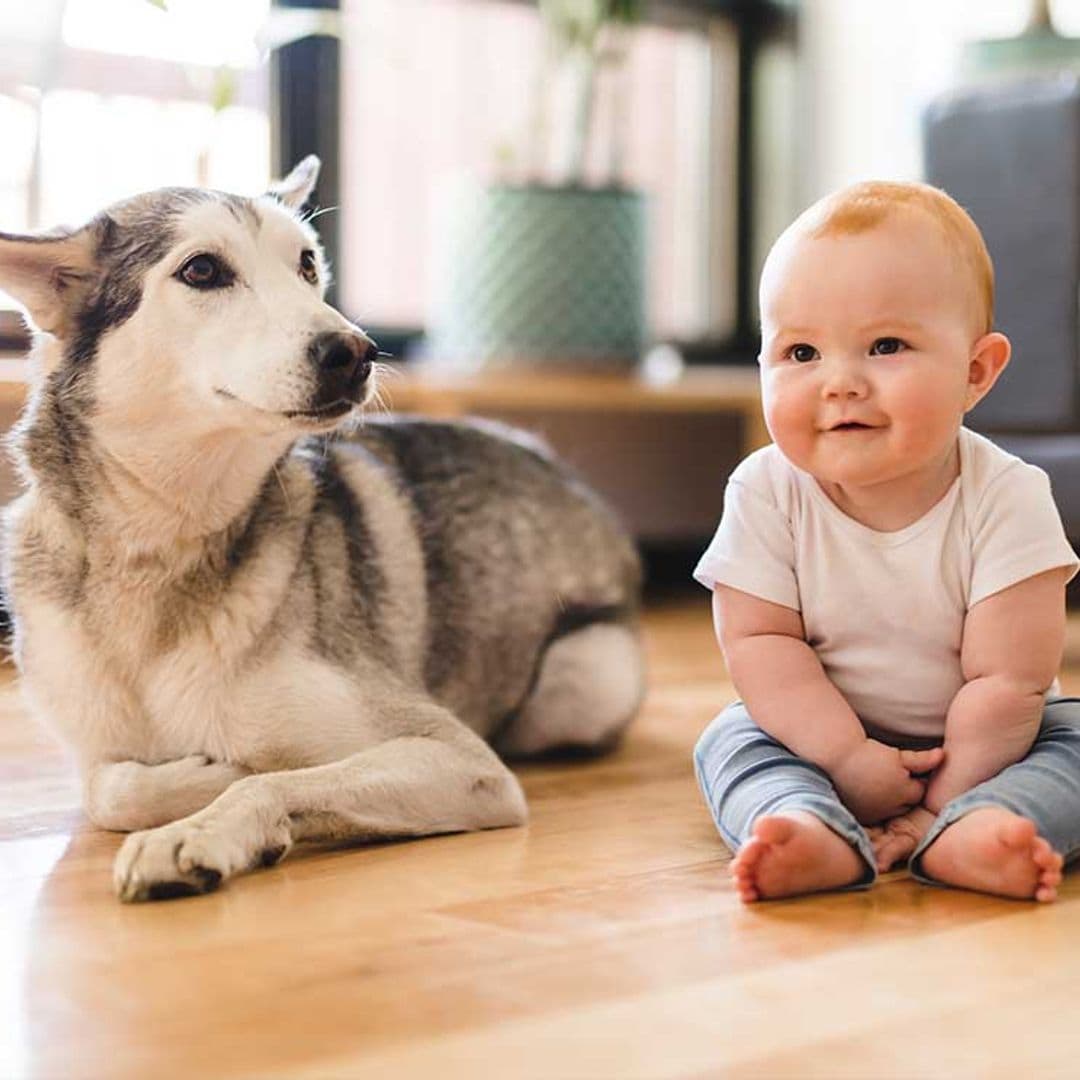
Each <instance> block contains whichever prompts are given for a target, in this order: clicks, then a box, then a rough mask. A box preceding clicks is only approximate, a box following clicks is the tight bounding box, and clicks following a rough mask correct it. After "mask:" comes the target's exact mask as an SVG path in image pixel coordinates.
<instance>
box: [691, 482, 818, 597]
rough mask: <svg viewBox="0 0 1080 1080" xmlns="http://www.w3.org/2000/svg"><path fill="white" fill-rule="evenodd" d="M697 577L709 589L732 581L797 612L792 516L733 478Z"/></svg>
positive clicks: (797, 589) (699, 565)
mask: <svg viewBox="0 0 1080 1080" xmlns="http://www.w3.org/2000/svg"><path fill="white" fill-rule="evenodd" d="M694 578H695V580H697V581H698V582H700V583H701V584H702V585H704V586H705V588H707V589H713V588H715V587H716V586H717V585H718V584H719V585H729V586H731V588H733V589H741V590H742V591H743V592H747V593H750V594H751V595H752V596H758V597H761V599H763V600H770V601H772V603H774V604H782V605H783V606H784V607H789V608H793V609H794V610H795V611H798V610H799V587H798V582H797V579H796V577H795V542H794V539H793V536H792V531H791V522H790V521H789V520H788V518H787V515H785V514H784V512H783V511H782V510H780V508H779V507H777V506H775V505H773V503H772V502H770V501H769V499H768V498H766V497H765V496H764V495H760V494H758V493H757V492H755V491H754V490H753V489H752V488H750V487H748V486H747V485H746V484H744V483H742V482H740V481H739V480H736V479H734V478H732V479H731V480H729V481H728V484H727V488H726V489H725V492H724V513H723V516H722V517H721V519H720V526H719V528H717V530H716V535H715V536H713V538H712V542H711V543H710V544H709V546H708V548H707V549H706V550H705V554H704V555H702V556H701V559H700V561H699V562H698V564H697V567H696V568H695V570H694Z"/></svg>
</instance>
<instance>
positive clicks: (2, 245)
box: [0, 228, 94, 336]
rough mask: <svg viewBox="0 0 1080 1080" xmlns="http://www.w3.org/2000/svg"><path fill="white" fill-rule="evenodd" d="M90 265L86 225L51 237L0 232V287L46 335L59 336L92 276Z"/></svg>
mask: <svg viewBox="0 0 1080 1080" xmlns="http://www.w3.org/2000/svg"><path fill="white" fill-rule="evenodd" d="M93 265H94V237H93V230H92V229H90V228H85V229H80V230H79V231H78V232H70V233H65V234H63V235H52V236H48V235H41V236H16V235H13V234H12V233H4V232H0V289H3V290H4V292H7V293H10V295H11V296H13V297H14V298H15V299H16V300H17V301H18V303H19V304H21V305H22V306H23V307H24V308H25V309H26V313H27V315H28V316H29V317H30V321H31V322H32V323H33V324H34V325H35V326H36V327H37V328H38V329H39V330H44V331H45V332H46V333H48V334H56V335H57V336H63V333H64V330H65V327H66V325H67V322H68V318H69V315H70V314H71V312H73V311H74V310H75V307H76V306H77V304H78V302H79V300H80V299H81V298H82V296H83V294H84V292H85V289H86V285H87V283H88V282H89V281H90V280H91V277H92V271H93Z"/></svg>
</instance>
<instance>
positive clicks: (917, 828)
mask: <svg viewBox="0 0 1080 1080" xmlns="http://www.w3.org/2000/svg"><path fill="white" fill-rule="evenodd" d="M933 823H934V815H933V813H931V812H930V811H929V810H927V809H926V807H925V806H916V807H914V808H913V809H911V810H909V811H908V812H907V813H906V814H901V815H900V816H899V817H894V818H893V819H892V820H891V821H886V822H885V824H884V825H882V826H880V827H878V828H874V829H869V830H868V832H869V834H870V843H871V844H873V846H874V856H875V858H876V859H877V868H878V871H879V872H880V873H882V874H884V873H885V872H886V871H887V870H891V869H892V868H893V867H894V866H895V865H896V864H897V863H898V862H901V861H903V860H904V859H906V858H908V856H909V855H911V853H912V852H913V851H914V850H915V849H916V848H917V847H918V846H919V844H920V843H921V842H922V838H923V837H924V836H925V835H926V834H927V833H928V832H929V831H930V826H931V825H933Z"/></svg>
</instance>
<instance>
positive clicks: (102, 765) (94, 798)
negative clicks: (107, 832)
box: [83, 754, 249, 832]
mask: <svg viewBox="0 0 1080 1080" xmlns="http://www.w3.org/2000/svg"><path fill="white" fill-rule="evenodd" d="M247 775H249V774H248V770H247V769H242V768H240V767H239V766H236V765H228V764H226V763H224V762H219V761H211V760H210V759H209V758H207V757H205V756H203V755H202V754H193V755H192V756H190V757H184V758H180V759H179V760H178V761H166V762H163V763H162V764H160V765H144V764H143V763H142V762H139V761H107V762H99V763H97V764H94V765H92V766H90V767H89V768H88V769H86V770H85V772H84V777H83V788H84V790H83V803H84V805H85V807H86V813H87V816H88V817H89V818H90V820H91V821H92V822H93V823H94V824H95V825H97V826H99V827H100V828H102V829H111V830H113V831H114V832H134V831H135V830H136V829H152V828H155V827H156V826H158V825H166V824H168V823H169V822H170V821H176V820H178V819H179V818H184V817H187V816H188V815H189V814H194V813H195V811H196V810H201V809H202V808H203V807H204V806H209V805H210V803H212V802H213V801H214V800H215V799H216V798H217V797H218V796H219V795H220V794H221V793H222V792H223V791H224V790H225V789H226V788H227V787H228V786H229V785H230V784H232V783H235V781H237V780H239V779H241V778H242V777H244V776H247Z"/></svg>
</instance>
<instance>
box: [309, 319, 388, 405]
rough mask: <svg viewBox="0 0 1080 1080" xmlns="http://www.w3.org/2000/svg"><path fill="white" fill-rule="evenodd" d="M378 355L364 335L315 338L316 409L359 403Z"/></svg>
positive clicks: (313, 342) (338, 334) (310, 353)
mask: <svg viewBox="0 0 1080 1080" xmlns="http://www.w3.org/2000/svg"><path fill="white" fill-rule="evenodd" d="M378 352H379V350H378V348H377V347H376V346H375V345H374V343H372V342H371V341H370V340H369V339H368V338H366V337H363V336H362V335H360V334H347V333H337V332H331V333H326V334H319V335H318V336H317V337H316V338H314V339H313V340H312V342H311V346H310V348H309V350H308V355H309V357H310V358H311V363H312V365H313V366H314V368H315V374H316V379H317V387H318V389H317V390H316V394H315V398H316V402H315V404H316V406H320V405H328V404H331V403H333V402H335V401H340V400H342V399H345V400H346V401H358V400H359V399H360V389H361V387H362V386H363V385H364V383H365V382H366V381H367V378H368V376H369V375H370V374H371V364H372V361H373V360H374V358H375V357H376V356H377V355H378Z"/></svg>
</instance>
